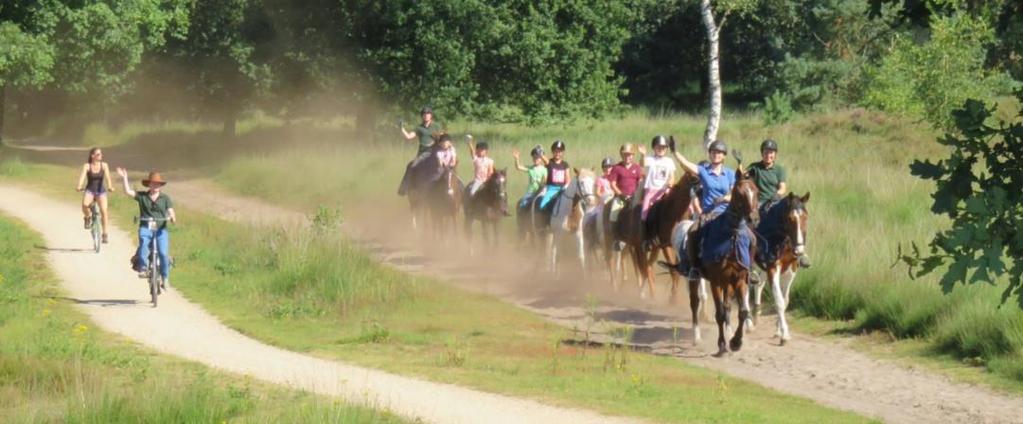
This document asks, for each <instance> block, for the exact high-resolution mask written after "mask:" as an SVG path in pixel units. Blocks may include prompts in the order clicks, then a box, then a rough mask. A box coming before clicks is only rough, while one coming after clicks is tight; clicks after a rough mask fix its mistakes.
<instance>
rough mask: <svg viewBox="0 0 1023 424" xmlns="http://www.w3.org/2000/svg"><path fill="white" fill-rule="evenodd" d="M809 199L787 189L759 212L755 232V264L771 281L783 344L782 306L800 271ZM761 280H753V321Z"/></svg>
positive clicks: (785, 336) (786, 333) (786, 329)
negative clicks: (758, 222) (787, 193)
mask: <svg viewBox="0 0 1023 424" xmlns="http://www.w3.org/2000/svg"><path fill="white" fill-rule="evenodd" d="M809 201H810V193H806V195H804V196H803V197H799V196H796V195H795V194H793V193H789V195H788V196H786V197H785V198H784V199H782V200H781V201H779V202H778V203H776V204H773V205H768V206H767V207H766V208H765V210H763V211H762V212H761V217H760V218H761V220H760V225H758V226H757V234H758V235H759V236H760V237H762V239H761V240H760V245H759V246H760V248H761V249H760V251H759V252H758V253H760V257H758V260H757V264H758V265H760V267H761V268H763V269H764V270H765V271H767V281H770V282H771V288H772V293H773V294H774V304H775V308H776V309H777V313H778V332H777V336H778V338H779V339H780V340H781V344H782V345H784V344H785V343H786V342H788V341H789V339H790V338H791V335H790V334H789V325H788V322H787V321H786V320H785V309H786V308H787V307H788V304H789V289H790V288H792V280H794V279H795V278H796V272H797V271H799V262H800V261H799V258H800V256H803V255H804V254H806V227H807V222H808V221H809V219H810V214H809V212H807V210H806V204H807V202H809ZM763 290H764V284H763V283H761V284H756V285H754V288H753V322H754V323H757V321H758V320H759V317H760V294H761V292H762V291H763Z"/></svg>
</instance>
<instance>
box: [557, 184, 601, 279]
mask: <svg viewBox="0 0 1023 424" xmlns="http://www.w3.org/2000/svg"><path fill="white" fill-rule="evenodd" d="M574 173H575V178H574V179H573V180H572V182H571V183H569V185H568V186H567V187H565V189H564V190H562V191H561V194H560V196H561V197H560V198H559V199H558V202H557V204H556V205H555V206H554V210H553V211H552V212H551V226H550V230H549V231H548V232H547V257H548V259H549V262H548V266H549V269H550V270H551V272H553V273H554V275H555V276H557V275H558V245H559V244H560V243H561V241H562V239H564V238H565V237H567V236H572V238H573V241H574V243H575V247H576V254H577V257H578V259H579V265H580V266H581V267H582V269H583V270H584V271H585V269H586V242H585V237H584V235H583V218H584V217H585V216H586V215H587V214H588V213H589V212H590V211H591V210H593V208H594V207H596V206H597V195H596V186H597V184H596V183H597V178H596V177H595V175H594V173H593V171H592V170H590V169H574Z"/></svg>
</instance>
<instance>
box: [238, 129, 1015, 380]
mask: <svg viewBox="0 0 1023 424" xmlns="http://www.w3.org/2000/svg"><path fill="white" fill-rule="evenodd" d="M448 124H449V126H448V129H449V130H450V131H452V132H453V133H455V134H457V135H461V134H463V133H471V134H473V135H474V136H475V138H476V139H477V140H485V141H488V142H490V145H491V155H492V156H493V157H495V159H496V161H497V165H498V167H499V168H500V167H505V166H508V167H511V166H512V162H511V156H510V152H511V150H512V149H518V150H520V151H523V152H525V151H528V150H529V148H530V147H531V146H533V145H534V144H541V145H543V146H545V147H546V146H548V145H549V144H550V143H551V142H552V141H553V140H554V139H562V140H565V142H566V143H567V144H568V151H567V154H566V158H567V160H568V162H569V163H571V164H572V165H574V166H583V167H591V168H597V166H598V164H599V163H600V159H601V158H602V157H604V156H612V157H615V156H616V154H615V152H617V147H618V145H620V144H622V143H625V142H632V143H639V144H647V143H648V142H649V140H650V138H652V137H653V136H654V135H656V134H675V135H676V136H677V137H678V139H679V140H680V142H681V143H682V146H681V147H682V152H683V153H684V154H686V155H687V157H689V158H691V159H694V160H696V159H702V158H703V156H704V155H703V153H702V148H701V146H700V138H701V135H702V130H703V126H704V120H703V118H702V117H699V116H689V115H648V114H642V113H630V114H625V115H623V116H621V117H616V118H612V119H606V120H589V121H578V122H575V123H572V124H565V125H549V126H537V127H527V126H521V125H512V124H488V123H476V122H458V121H455V122H450V123H448ZM937 136H938V134H936V133H935V132H934V131H932V130H930V129H928V128H926V127H924V126H922V125H920V124H918V123H914V122H910V121H906V120H903V119H899V118H893V117H890V116H886V115H883V114H880V113H875V112H870V111H864V110H846V111H837V112H832V113H826V114H817V115H810V116H805V117H801V118H799V119H796V120H794V121H791V122H789V123H787V124H784V125H779V126H764V125H763V124H762V122H761V121H760V119H759V118H758V117H755V116H747V115H742V116H731V117H726V119H725V126H724V128H723V129H722V131H721V138H722V139H724V140H726V141H727V142H728V143H729V146H730V147H734V148H738V149H739V150H740V151H742V152H743V153H745V159H746V161H747V163H748V162H752V161H753V160H757V159H758V156H759V154H758V146H759V143H760V141H761V140H763V139H765V138H774V139H776V140H778V141H779V143H780V144H781V152H780V157H779V160H780V162H781V163H782V164H783V165H784V166H785V167H786V168H787V170H788V173H789V187H790V188H791V189H792V190H793V191H795V192H797V193H800V194H802V193H805V192H811V193H812V195H811V200H810V203H809V208H810V216H811V218H810V228H809V231H810V234H809V237H808V239H809V249H810V254H811V256H812V258H813V262H814V266H813V267H812V268H811V269H808V270H804V271H802V272H800V274H799V276H798V277H797V280H796V283H795V286H794V288H793V306H794V307H795V308H797V309H799V310H800V311H802V312H804V313H806V314H809V315H812V316H817V317H822V318H828V319H838V320H853V321H854V322H855V324H856V326H857V327H858V328H860V329H863V330H870V331H873V330H879V331H887V332H890V333H891V334H893V335H895V336H897V337H906V338H924V339H926V340H929V341H930V343H931V345H932V347H933V348H934V349H935V350H937V351H941V352H946V353H950V354H953V355H956V356H959V357H962V358H978V357H979V358H980V360H979V362H980V363H987V364H989V365H990V366H989V369H990V370H992V371H996V372H999V373H1001V374H1003V375H1006V376H1010V377H1012V378H1016V379H1018V378H1019V375H1020V374H1019V369H1020V368H1021V367H1023V365H1018V364H1019V358H1020V357H1023V339H1021V338H1020V336H1019V328H1020V327H1019V326H1020V322H1023V312H1021V311H1020V310H1019V309H1018V308H1013V307H1011V306H1006V307H1003V308H1001V309H999V308H998V307H997V306H998V300H999V294H1000V290H1001V287H990V286H988V287H975V288H969V289H962V290H959V291H958V292H956V293H954V294H952V295H950V296H945V295H942V294H941V292H940V290H939V287H938V285H937V282H936V279H935V278H933V277H929V278H924V279H921V280H917V281H912V280H910V279H908V278H907V276H906V273H905V270H904V269H903V268H901V267H895V268H892V267H891V266H890V265H891V264H892V263H893V262H894V261H895V258H896V249H897V247H898V245H899V244H902V245H906V244H908V243H910V242H917V243H920V244H926V242H927V241H928V240H929V238H930V236H931V235H932V234H934V233H935V232H936V231H937V230H939V229H941V228H944V227H946V226H947V225H948V222H947V221H945V220H944V219H943V218H941V217H937V216H935V215H933V214H931V213H930V211H929V208H928V205H929V204H930V193H931V192H932V191H933V186H931V185H929V184H927V183H926V182H923V181H921V180H918V179H916V178H914V177H912V176H910V175H909V167H908V166H909V164H910V163H911V162H912V160H914V159H918V158H919V159H923V158H935V157H937V156H938V155H939V154H940V153H941V152H942V150H941V147H940V145H938V144H937V143H935V142H934V140H935V139H936V137H937ZM396 138H398V137H397V136H396ZM288 143H291V144H288ZM281 144H282V147H286V148H285V149H283V150H282V151H279V152H277V153H272V152H264V153H260V154H253V155H243V156H241V157H237V158H235V159H233V160H230V161H228V162H227V163H226V164H224V166H222V167H220V168H219V173H218V175H219V177H220V180H221V181H222V182H223V183H224V184H225V185H227V186H228V187H231V188H234V189H236V190H238V191H240V192H243V193H246V194H251V195H257V196H263V197H265V198H268V199H274V200H276V201H280V202H284V203H286V204H289V205H291V206H298V207H302V208H305V209H307V210H308V209H310V208H312V207H314V206H316V205H319V204H340V205H342V206H343V207H344V208H345V210H346V211H349V212H350V213H351V214H352V215H353V216H356V217H360V218H364V219H372V218H374V215H373V214H372V213H365V211H373V210H379V208H385V209H386V208H401V207H404V205H403V203H404V201H403V199H401V198H399V197H397V196H395V195H393V194H392V193H393V192H394V189H395V188H396V186H397V182H398V178H399V177H400V175H401V172H402V170H403V169H404V165H405V163H406V161H407V160H408V158H409V156H411V155H412V153H413V151H414V147H413V146H412V145H411V143H404V142H401V141H395V142H392V143H385V144H383V145H375V146H366V145H364V144H354V143H338V142H336V141H334V140H331V141H330V142H327V141H321V140H309V139H303V140H293V141H289V140H281ZM460 144H462V145H464V143H460ZM462 145H460V146H459V147H460V149H461V150H460V153H461V154H463V155H467V152H466V149H465V148H464V147H462ZM462 162H463V164H465V165H461V166H462V168H461V174H462V175H463V176H467V175H469V173H470V170H469V165H467V164H468V162H469V161H467V160H463V161H462ZM729 162H730V164H731V165H734V162H733V161H732V160H731V159H730V160H729ZM295 175H300V176H301V178H294V176H295ZM309 180H313V181H315V183H308V182H307V181H309ZM524 186H525V177H524V176H521V177H519V176H517V175H516V174H515V173H514V172H513V173H512V178H511V179H510V183H509V190H510V192H511V193H513V194H517V193H520V192H521V191H522V190H523V189H524ZM367 199H372V200H371V201H368V200H367ZM367 203H371V205H372V207H371V208H370V207H367V206H366V204H367ZM503 225H504V230H505V231H506V232H508V233H509V234H510V233H511V231H510V230H511V227H512V225H513V222H512V221H511V220H507V221H505V223H504V224H503ZM999 284H1004V282H1000V283H999ZM971 331H972V333H971ZM971 334H972V335H971ZM952 335H957V336H956V337H953V336H952ZM982 340H992V341H990V342H983V343H982V342H981V341H982ZM996 341H997V342H996Z"/></svg>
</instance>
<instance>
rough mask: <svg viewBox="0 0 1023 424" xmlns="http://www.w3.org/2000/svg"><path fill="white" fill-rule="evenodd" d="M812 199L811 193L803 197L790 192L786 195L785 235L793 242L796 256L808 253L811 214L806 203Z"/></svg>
mask: <svg viewBox="0 0 1023 424" xmlns="http://www.w3.org/2000/svg"><path fill="white" fill-rule="evenodd" d="M809 201H810V193H809V192H807V193H806V194H805V195H803V197H799V196H796V194H795V193H789V195H788V196H786V197H785V204H786V208H785V211H786V213H785V235H786V236H787V237H788V239H789V242H790V243H792V250H793V252H794V253H795V254H796V256H800V255H803V254H804V253H806V224H807V221H808V220H809V218H810V214H809V213H808V212H807V210H806V204H807V202H809Z"/></svg>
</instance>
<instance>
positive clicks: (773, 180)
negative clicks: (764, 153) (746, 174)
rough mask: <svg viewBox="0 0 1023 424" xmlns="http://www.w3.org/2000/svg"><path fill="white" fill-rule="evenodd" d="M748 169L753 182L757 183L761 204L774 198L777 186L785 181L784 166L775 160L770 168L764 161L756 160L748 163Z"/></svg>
mask: <svg viewBox="0 0 1023 424" xmlns="http://www.w3.org/2000/svg"><path fill="white" fill-rule="evenodd" d="M749 171H750V175H751V176H752V177H753V182H755V183H756V184H757V190H760V199H759V200H760V204H761V205H763V204H764V203H767V202H768V201H770V200H771V199H772V198H774V195H775V194H777V193H778V186H779V185H781V183H783V182H785V168H782V166H781V165H779V164H778V163H777V162H775V164H774V165H772V166H771V167H770V168H768V167H766V166H765V165H764V162H757V163H754V164H752V165H750V167H749Z"/></svg>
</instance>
